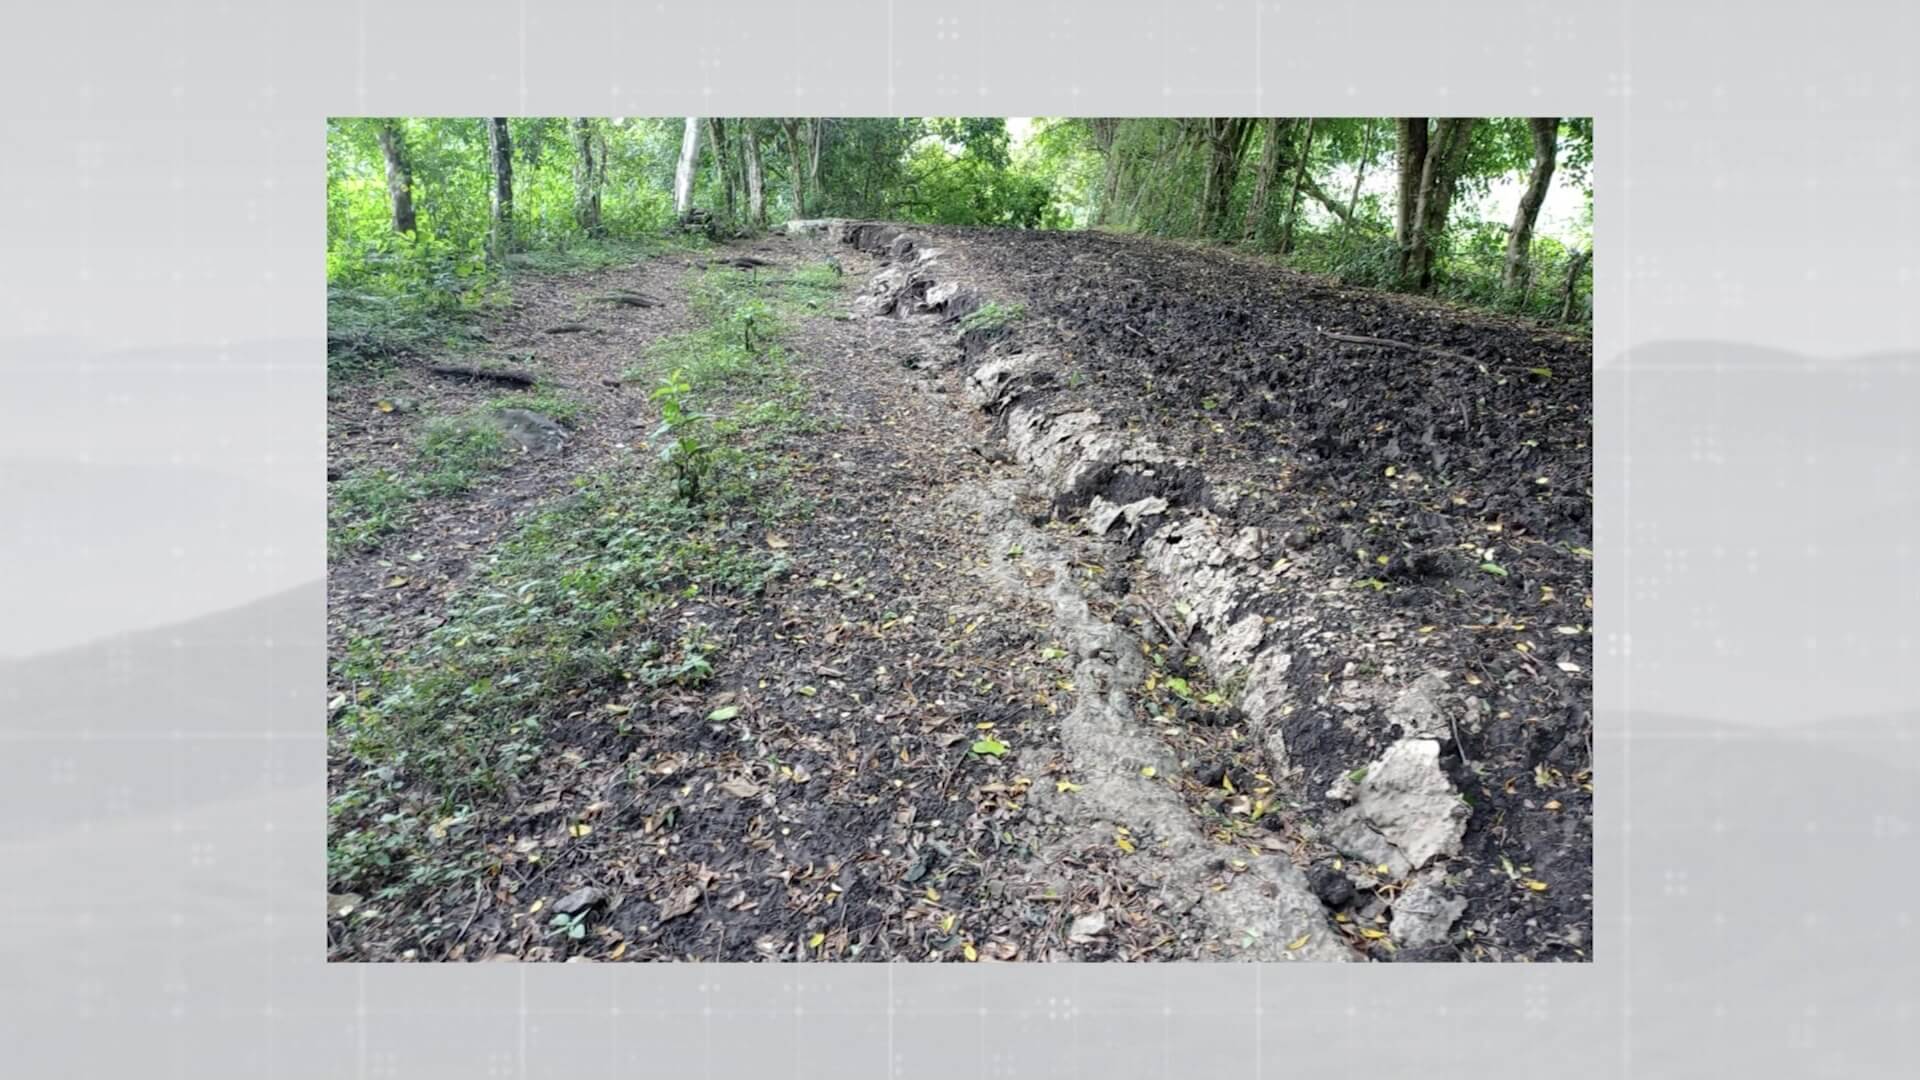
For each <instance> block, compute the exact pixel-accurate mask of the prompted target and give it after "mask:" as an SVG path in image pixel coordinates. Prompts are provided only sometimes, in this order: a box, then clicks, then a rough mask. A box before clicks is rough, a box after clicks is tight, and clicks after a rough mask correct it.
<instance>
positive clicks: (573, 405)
mask: <svg viewBox="0 0 1920 1080" xmlns="http://www.w3.org/2000/svg"><path fill="white" fill-rule="evenodd" d="M486 407H487V410H488V411H489V412H494V413H497V412H499V411H500V410H502V409H525V410H527V411H528V412H533V413H539V414H540V415H541V416H544V417H546V418H547V419H549V420H552V421H554V422H555V423H559V424H565V425H567V426H568V427H572V426H574V425H575V424H576V423H578V422H579V420H580V414H581V412H583V411H584V409H585V407H584V406H583V405H581V404H580V402H578V401H576V400H574V399H573V398H570V397H567V396H566V395H564V394H562V393H560V392H559V391H558V390H554V389H552V388H550V387H540V388H538V389H536V390H535V391H533V392H532V393H527V394H508V395H506V396H503V397H497V398H494V399H493V400H491V401H489V402H487V405H486Z"/></svg>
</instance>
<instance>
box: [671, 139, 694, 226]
mask: <svg viewBox="0 0 1920 1080" xmlns="http://www.w3.org/2000/svg"><path fill="white" fill-rule="evenodd" d="M699 165H700V118H699V117H697V116H689V117H687V122H686V125H685V126H684V127H683V128H682V129H681V133H680V163H679V165H678V166H676V167H675V168H674V170H673V212H674V213H675V214H678V215H679V216H680V217H682V218H685V217H686V216H687V211H689V210H691V209H693V174H694V171H695V170H696V169H698V168H699Z"/></svg>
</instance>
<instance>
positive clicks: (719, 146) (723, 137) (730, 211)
mask: <svg viewBox="0 0 1920 1080" xmlns="http://www.w3.org/2000/svg"><path fill="white" fill-rule="evenodd" d="M707 152H708V153H710V154H712V155H713V172H714V175H715V176H718V177H719V178H720V186H721V188H722V189H723V192H724V194H725V196H726V200H727V219H728V220H729V221H731V220H733V218H734V217H735V216H736V215H737V214H738V213H739V208H738V204H737V203H736V202H735V201H734V197H733V189H734V179H733V162H732V161H731V160H730V158H729V155H728V153H727V128H726V121H724V120H722V119H720V118H719V117H717V116H713V117H708V118H707Z"/></svg>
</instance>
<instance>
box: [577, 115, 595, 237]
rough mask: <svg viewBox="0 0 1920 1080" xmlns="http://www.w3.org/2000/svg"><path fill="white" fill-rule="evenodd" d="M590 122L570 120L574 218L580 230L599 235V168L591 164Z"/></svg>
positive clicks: (579, 119) (591, 137)
mask: <svg viewBox="0 0 1920 1080" xmlns="http://www.w3.org/2000/svg"><path fill="white" fill-rule="evenodd" d="M594 150H595V145H594V139H593V121H592V120H590V119H588V118H587V117H584V116H580V117H575V118H574V121H573V154H574V161H573V217H574V220H575V221H576V222H578V223H579V225H580V231H581V232H583V233H586V234H587V235H588V236H599V235H600V177H601V172H600V169H599V168H598V167H597V166H596V165H595V164H594V156H595V155H594Z"/></svg>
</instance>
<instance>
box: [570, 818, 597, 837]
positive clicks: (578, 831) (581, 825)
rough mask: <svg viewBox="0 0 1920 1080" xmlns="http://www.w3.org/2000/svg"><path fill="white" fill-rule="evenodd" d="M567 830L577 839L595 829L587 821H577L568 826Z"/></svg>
mask: <svg viewBox="0 0 1920 1080" xmlns="http://www.w3.org/2000/svg"><path fill="white" fill-rule="evenodd" d="M567 831H568V832H570V833H572V834H573V836H574V838H575V839H576V840H577V839H579V838H580V837H582V836H586V835H587V834H588V833H591V832H592V831H593V826H591V825H588V824H587V823H585V822H577V823H575V824H572V825H569V826H567Z"/></svg>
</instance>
